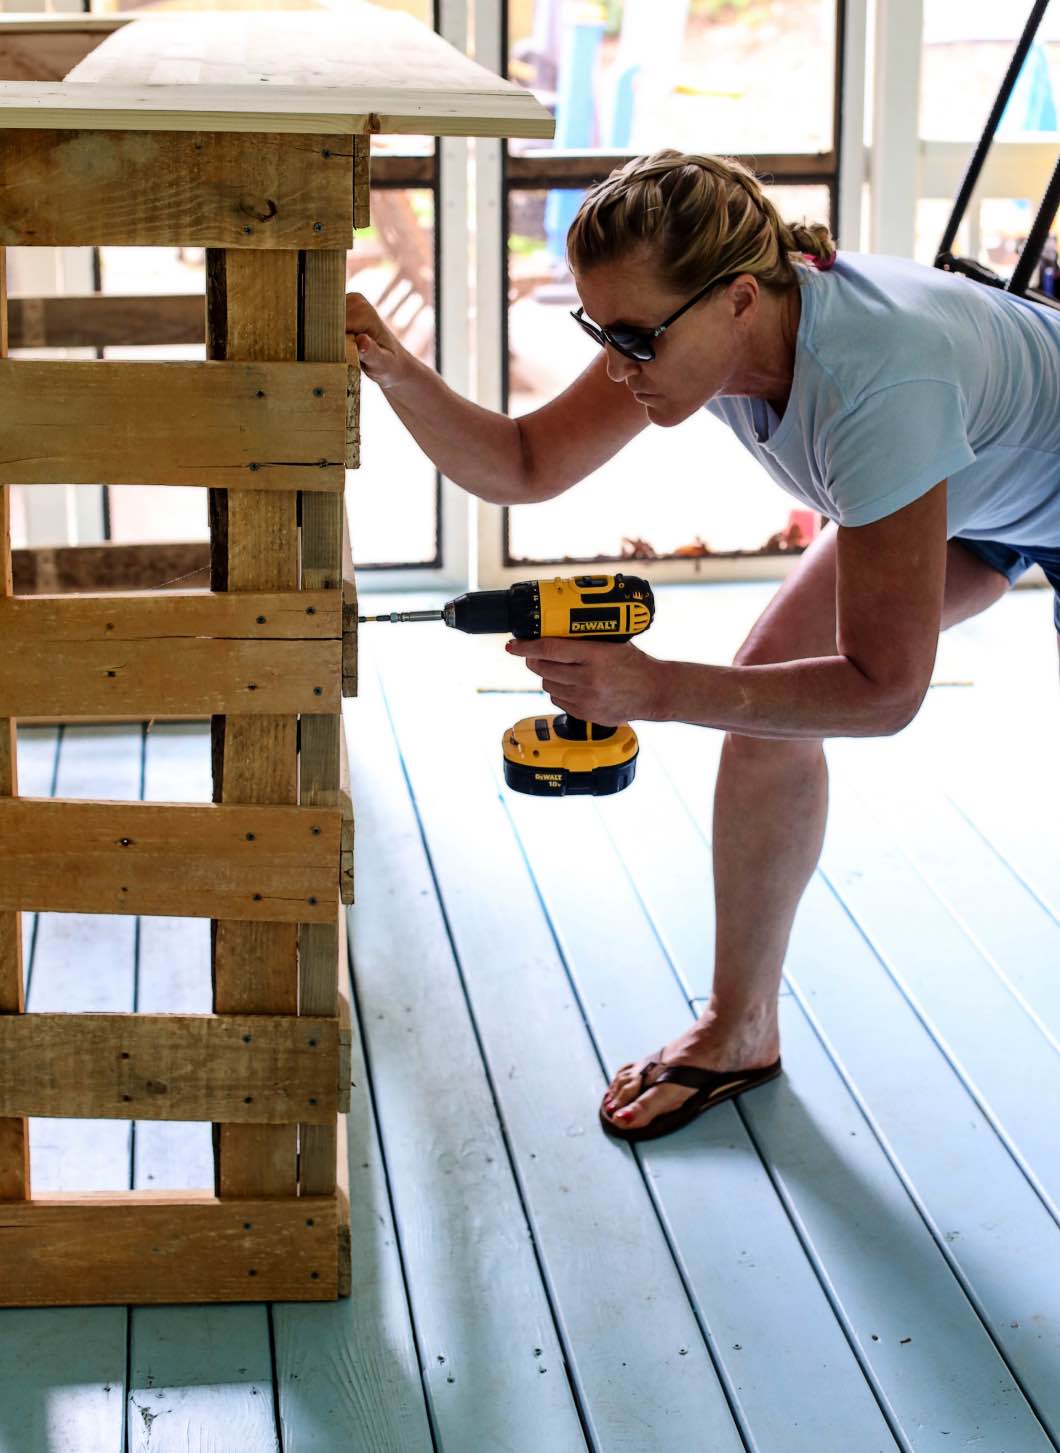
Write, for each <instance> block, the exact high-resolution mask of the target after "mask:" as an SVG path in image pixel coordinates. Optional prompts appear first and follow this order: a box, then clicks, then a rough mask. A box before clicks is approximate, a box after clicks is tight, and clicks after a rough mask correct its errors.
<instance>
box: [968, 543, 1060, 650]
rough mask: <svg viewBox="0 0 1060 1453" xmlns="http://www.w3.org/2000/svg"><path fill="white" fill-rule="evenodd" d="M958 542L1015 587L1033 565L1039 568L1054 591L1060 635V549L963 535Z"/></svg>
mask: <svg viewBox="0 0 1060 1453" xmlns="http://www.w3.org/2000/svg"><path fill="white" fill-rule="evenodd" d="M955 538H956V539H958V540H959V541H960V542H961V544H962V545H964V546H965V548H966V549H968V550H971V552H972V554H973V555H978V556H979V558H980V560H985V561H986V563H987V564H988V565H992V566H993V567H994V569H995V570H1000V571H1001V574H1002V575H1005V576H1007V577H1008V580H1009V583H1010V584H1011V585H1015V583H1016V581H1017V580H1018V579H1019V578H1020V576H1021V575H1022V574H1023V572H1024V571H1025V570H1029V569H1030V567H1031V566H1032V565H1040V566H1041V567H1042V569H1043V570H1044V572H1045V578H1046V580H1048V582H1049V584H1050V585H1051V586H1052V587H1053V591H1054V592H1055V593H1054V595H1053V623H1054V624H1055V626H1056V629H1057V631H1060V548H1056V547H1053V546H1048V545H1042V546H1038V545H1020V546H1019V548H1018V549H1017V548H1016V546H1015V545H1001V544H999V543H998V541H996V540H968V539H965V537H964V536H963V535H957V536H956V537H955Z"/></svg>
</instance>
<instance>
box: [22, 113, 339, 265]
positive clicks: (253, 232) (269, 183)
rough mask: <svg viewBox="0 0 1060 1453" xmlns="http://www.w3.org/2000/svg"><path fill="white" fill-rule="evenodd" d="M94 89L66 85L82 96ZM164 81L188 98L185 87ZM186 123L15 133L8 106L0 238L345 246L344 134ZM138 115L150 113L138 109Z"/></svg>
mask: <svg viewBox="0 0 1060 1453" xmlns="http://www.w3.org/2000/svg"><path fill="white" fill-rule="evenodd" d="M35 89H36V88H35ZM99 89H100V88H99V87H97V86H92V87H88V86H84V85H82V86H77V87H74V88H72V90H71V88H70V87H69V86H67V87H64V88H63V92H64V94H65V95H67V96H69V95H74V96H78V95H83V96H84V99H85V101H86V102H87V103H89V104H91V103H92V101H93V100H94V98H96V97H98V95H99ZM161 89H162V88H161V87H158V86H149V87H148V88H147V90H148V92H149V93H155V92H159V91H161ZM173 89H174V90H175V92H176V95H177V98H178V100H179V99H180V96H181V93H183V95H184V98H185V99H186V98H187V95H188V88H187V87H183V86H176V87H174V88H173ZM196 89H198V88H196ZM7 99H8V100H10V98H7ZM72 119H76V117H72ZM186 119H188V120H190V122H191V127H192V128H195V129H188V128H186V127H181V126H179V125H177V126H166V125H163V126H162V127H161V128H159V129H151V130H146V129H140V127H139V125H138V126H137V129H136V130H133V131H125V130H110V129H103V130H97V129H95V128H93V129H90V130H67V131H64V130H45V131H42V130H33V129H25V130H23V129H21V127H19V126H18V125H12V124H11V123H12V122H13V121H14V120H15V110H14V109H12V107H10V106H8V105H5V106H4V108H3V109H2V111H0V175H2V176H3V178H4V205H3V210H2V212H0V244H6V245H7V246H8V247H26V246H35V247H88V246H95V247H171V246H173V244H174V241H175V239H176V238H178V237H179V239H180V241H181V242H182V243H183V244H184V246H186V247H191V246H194V247H238V248H240V249H244V248H249V249H254V250H258V249H268V250H273V249H277V248H279V249H294V248H347V247H350V246H351V245H352V243H353V188H352V186H351V185H350V174H351V167H350V153H351V151H352V149H353V148H352V145H351V142H350V138H349V137H348V136H331V135H320V134H316V135H314V134H312V133H311V134H309V135H294V136H292V135H287V136H283V135H279V134H273V135H267V136H262V135H257V136H244V135H239V134H237V133H234V132H224V131H203V130H201V129H198V128H199V127H200V126H201V124H202V123H201V119H200V121H199V122H198V123H196V122H195V120H194V119H193V118H186ZM137 121H138V123H139V122H140V121H143V122H146V121H147V113H146V111H144V110H143V109H142V107H141V108H137ZM31 125H32V123H31ZM355 129H360V128H355Z"/></svg>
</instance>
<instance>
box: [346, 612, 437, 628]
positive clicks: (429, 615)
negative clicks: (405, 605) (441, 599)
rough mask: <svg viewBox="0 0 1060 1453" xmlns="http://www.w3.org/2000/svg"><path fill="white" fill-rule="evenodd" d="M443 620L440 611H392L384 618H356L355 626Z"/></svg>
mask: <svg viewBox="0 0 1060 1453" xmlns="http://www.w3.org/2000/svg"><path fill="white" fill-rule="evenodd" d="M443 619H444V612H443V611H440V610H406V611H397V610H392V611H391V612H390V614H389V615H386V616H358V617H357V624H358V625H363V624H364V622H365V621H392V622H394V623H395V624H396V623H397V622H398V621H440V620H443Z"/></svg>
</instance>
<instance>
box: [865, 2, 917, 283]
mask: <svg viewBox="0 0 1060 1453" xmlns="http://www.w3.org/2000/svg"><path fill="white" fill-rule="evenodd" d="M923 37H924V3H923V0H876V36H875V52H876V59H875V89H874V96H873V103H874V104H873V115H872V155H871V161H870V168H869V170H870V179H871V200H870V221H869V250H870V251H872V252H883V253H887V254H889V255H890V256H892V257H912V256H913V252H914V244H915V240H916V204H917V197H918V196H919V190H920V188H919V181H920V178H919V172H920V55H921V48H922V46H923Z"/></svg>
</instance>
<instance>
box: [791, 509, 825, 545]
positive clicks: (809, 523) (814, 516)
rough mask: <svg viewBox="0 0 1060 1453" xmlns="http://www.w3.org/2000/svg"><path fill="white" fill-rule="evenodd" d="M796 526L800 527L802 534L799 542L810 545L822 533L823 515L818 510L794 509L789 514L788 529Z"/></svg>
mask: <svg viewBox="0 0 1060 1453" xmlns="http://www.w3.org/2000/svg"><path fill="white" fill-rule="evenodd" d="M794 526H797V527H798V530H799V534H800V535H801V536H802V540H801V541H799V542H798V543H800V544H803V545H808V544H809V543H810V541H811V540H814V539H816V538H817V536H818V535H819V534H820V533H821V517H820V515H819V514H818V513H817V511H816V510H792V511H791V513H790V514H789V515H788V529H789V530H791V529H792V528H793V527H794ZM793 543H794V542H793Z"/></svg>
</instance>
